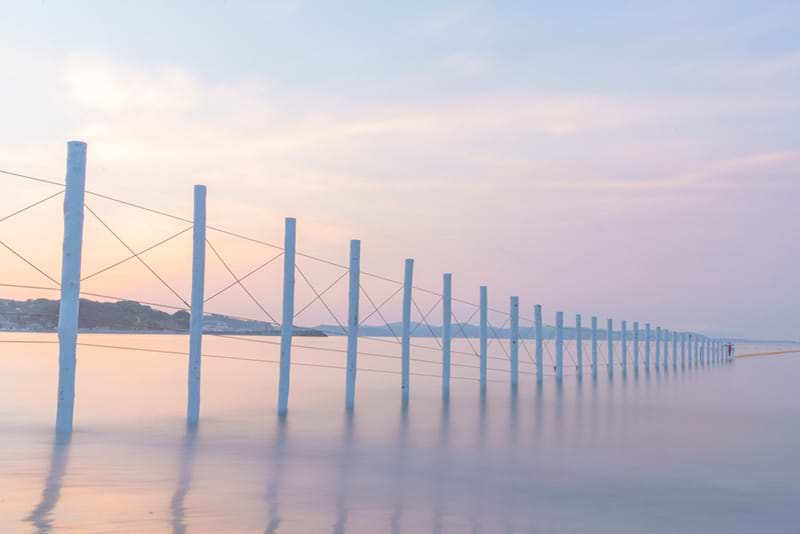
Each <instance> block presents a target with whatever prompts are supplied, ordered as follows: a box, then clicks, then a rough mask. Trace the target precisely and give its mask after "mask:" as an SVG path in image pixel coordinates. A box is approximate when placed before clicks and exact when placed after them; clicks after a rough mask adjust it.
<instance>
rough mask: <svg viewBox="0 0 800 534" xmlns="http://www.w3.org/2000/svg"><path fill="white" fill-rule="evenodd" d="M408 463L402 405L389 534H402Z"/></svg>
mask: <svg viewBox="0 0 800 534" xmlns="http://www.w3.org/2000/svg"><path fill="white" fill-rule="evenodd" d="M407 461H408V403H405V402H404V403H403V404H402V406H401V408H400V432H399V434H398V436H397V457H396V460H395V470H394V473H392V476H393V478H394V480H395V484H394V511H393V512H392V518H391V532H392V533H393V534H399V533H400V532H402V530H401V527H402V519H403V511H404V510H403V508H404V504H405V503H404V499H405V492H406V464H407Z"/></svg>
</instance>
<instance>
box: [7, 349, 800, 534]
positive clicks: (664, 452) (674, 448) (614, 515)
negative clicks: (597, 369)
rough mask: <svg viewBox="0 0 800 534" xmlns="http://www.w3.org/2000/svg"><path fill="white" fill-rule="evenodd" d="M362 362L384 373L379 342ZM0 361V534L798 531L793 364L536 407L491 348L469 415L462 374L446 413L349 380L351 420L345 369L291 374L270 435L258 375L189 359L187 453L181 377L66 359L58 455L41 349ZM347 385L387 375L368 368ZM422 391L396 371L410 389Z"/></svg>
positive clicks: (670, 376) (555, 399)
mask: <svg viewBox="0 0 800 534" xmlns="http://www.w3.org/2000/svg"><path fill="white" fill-rule="evenodd" d="M0 339H5V340H10V339H16V340H20V339H28V340H53V339H54V337H53V336H49V335H32V334H27V335H24V334H3V335H0ZM81 341H82V342H84V343H91V344H96V345H111V346H126V347H149V348H158V349H161V350H175V351H185V350H186V346H187V344H188V342H187V339H186V338H185V337H180V336H135V335H126V336H123V335H83V336H81ZM298 343H300V344H304V345H308V346H319V347H324V348H334V349H336V348H342V347H343V346H344V340H343V339H331V338H329V339H303V340H298ZM419 343H420V344H422V343H427V341H425V340H422V341H419ZM458 343H463V341H459V342H458ZM361 348H362V350H364V351H366V352H373V353H375V354H378V353H380V354H385V355H394V354H396V353H397V351H396V350H395V349H396V346H394V345H392V344H388V343H380V342H376V341H367V340H365V341H362V347H361ZM458 348H463V349H468V347H467V346H466V345H464V347H461V346H460V345H459V346H458ZM0 349H2V351H3V355H2V357H0V532H284V533H286V532H289V533H294V532H299V533H314V532H342V533H344V532H348V533H374V532H410V533H417V532H434V533H438V532H442V533H446V532H489V533H494V532H543V533H559V532H569V533H574V532H581V533H582V532H587V533H594V532H598V533H599V532H603V533H606V532H608V533H642V532H648V533H661V532H664V533H667V532H670V533H672V532H683V533H694V532H697V533H716V532H719V533H723V532H724V533H738V532H743V533H744V532H748V533H749V532H770V533H782V532H787V533H789V532H791V533H796V532H800V522H799V521H798V519H797V517H798V516H797V505H798V503H800V462H799V461H798V460H797V452H798V450H800V425H798V416H800V396H799V395H798V394H797V387H798V384H800V355H785V356H770V357H758V358H747V359H740V360H738V361H736V363H735V364H734V365H726V364H720V365H712V366H708V365H706V366H704V367H700V368H696V369H694V368H693V369H684V370H681V369H680V365H679V366H678V369H673V367H672V365H671V364H670V366H669V369H668V370H667V371H664V370H663V369H662V370H660V371H657V372H656V371H653V370H651V371H650V372H645V371H644V370H640V371H638V372H634V371H633V370H628V372H627V373H626V374H623V373H622V372H621V371H620V370H617V371H616V373H615V375H614V377H613V380H609V378H608V374H607V373H605V372H602V373H601V374H600V378H599V379H598V380H597V382H594V381H592V380H591V378H590V377H586V378H584V379H583V381H579V380H578V379H577V377H575V376H568V377H567V378H566V379H565V382H564V385H563V387H562V388H557V387H556V384H555V383H554V382H553V380H552V378H549V377H548V378H547V379H546V380H545V383H544V385H543V387H542V388H541V389H537V387H536V385H535V380H534V377H533V375H532V374H529V373H531V372H532V370H533V366H532V365H531V363H530V361H529V360H528V357H527V354H526V353H525V351H521V358H522V360H523V361H524V362H526V363H523V364H522V365H521V368H522V370H523V371H524V374H523V375H522V378H521V384H520V388H519V390H518V393H517V394H515V395H514V394H512V392H511V391H510V388H509V386H508V384H507V383H505V380H506V379H507V368H508V367H507V363H506V362H505V361H503V358H504V355H503V353H502V351H499V350H498V349H499V347H498V346H497V344H495V346H494V347H493V351H495V352H497V355H496V356H495V357H493V359H492V360H490V367H492V368H494V369H497V370H493V371H490V374H489V377H490V379H492V380H496V382H491V383H490V384H489V388H488V392H487V394H486V395H485V396H483V397H482V396H481V395H480V393H479V388H478V384H477V382H475V381H474V380H471V379H470V378H474V377H475V376H477V370H476V369H474V368H473V366H474V365H475V363H476V360H475V359H474V358H473V357H470V356H464V355H458V356H457V357H456V358H455V359H454V362H456V363H459V364H460V365H462V367H456V368H454V375H457V376H460V377H464V378H465V379H461V380H455V381H454V382H453V387H452V396H451V400H450V402H449V404H443V403H442V401H441V397H440V379H438V378H435V377H428V376H412V384H411V402H410V404H409V406H408V409H407V410H403V409H402V408H401V405H400V390H399V376H397V375H394V374H386V373H379V372H363V373H360V374H359V382H358V393H357V400H356V402H357V406H356V412H355V415H354V416H353V417H350V418H348V417H346V416H345V414H344V410H343V402H344V373H343V371H341V370H337V369H329V368H317V367H311V366H297V367H294V368H293V370H292V394H291V401H290V402H291V404H290V414H289V417H288V419H287V420H286V421H285V422H281V421H279V420H278V419H277V418H276V417H275V400H276V396H277V393H276V378H277V377H276V375H277V366H276V365H274V364H268V363H257V362H249V361H235V360H222V359H205V360H204V361H203V392H202V422H201V426H200V428H199V430H198V431H197V432H194V433H189V432H186V430H185V427H184V423H183V419H184V412H185V389H186V386H185V384H186V359H185V358H184V357H182V356H179V355H169V354H151V353H147V352H135V351H128V350H121V349H114V348H101V347H81V348H80V349H79V359H78V384H77V404H76V427H75V432H74V434H73V436H72V438H71V440H69V441H62V442H58V441H56V440H54V437H53V433H52V427H53V423H54V415H55V414H54V408H55V393H56V381H57V346H56V345H44V344H35V345H34V344H32V345H17V344H14V345H10V344H2V345H0ZM275 349H276V348H275V347H274V346H272V345H267V344H263V343H248V342H240V341H234V340H226V339H219V338H211V339H207V340H206V343H205V346H204V352H206V353H209V354H219V355H237V356H244V357H252V358H263V359H276V357H277V351H276V350H275ZM770 349H773V348H772V347H771V348H770ZM754 350H755V348H750V347H743V346H740V348H739V351H738V352H739V354H742V353H745V352H750V351H754ZM574 351H575V348H574V347H572V353H574ZM414 356H415V357H418V358H424V359H429V360H431V361H435V360H436V359H437V358H438V355H437V353H436V352H434V351H427V350H424V349H417V350H415V351H414ZM571 357H572V356H571V354H570V355H568V356H567V358H568V359H571ZM295 359H296V361H298V362H305V363H319V364H324V365H341V364H342V363H343V361H344V355H343V354H341V353H338V352H320V351H312V350H310V349H297V351H296V355H295ZM568 361H569V360H568ZM359 365H360V366H361V365H363V366H364V367H369V368H372V369H375V370H387V371H388V370H395V369H399V362H398V361H396V360H394V359H392V358H380V357H377V356H372V357H367V356H364V357H361V359H360V361H359ZM438 371H439V368H438V364H435V363H433V364H432V363H425V362H413V364H412V372H415V373H418V374H419V375H426V374H436V373H438Z"/></svg>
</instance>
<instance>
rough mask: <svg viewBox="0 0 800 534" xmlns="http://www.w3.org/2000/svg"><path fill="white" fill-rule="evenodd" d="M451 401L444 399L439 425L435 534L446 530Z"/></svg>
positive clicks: (434, 507) (434, 501) (434, 517)
mask: <svg viewBox="0 0 800 534" xmlns="http://www.w3.org/2000/svg"><path fill="white" fill-rule="evenodd" d="M449 449H450V400H449V398H443V399H442V410H441V416H440V423H439V447H438V450H437V455H436V465H437V468H436V469H435V470H434V476H435V478H434V484H435V487H434V497H433V532H434V534H441V533H442V532H443V528H444V516H445V508H446V507H445V496H446V494H447V487H448V485H447V480H448V475H449V467H450V466H449V459H450V450H449Z"/></svg>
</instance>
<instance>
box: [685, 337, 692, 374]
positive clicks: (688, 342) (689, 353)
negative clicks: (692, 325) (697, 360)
mask: <svg viewBox="0 0 800 534" xmlns="http://www.w3.org/2000/svg"><path fill="white" fill-rule="evenodd" d="M692 340H693V337H692V334H691V332H690V333H688V334H686V363H687V364H689V369H691V368H692Z"/></svg>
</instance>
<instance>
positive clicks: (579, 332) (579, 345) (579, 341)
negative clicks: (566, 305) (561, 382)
mask: <svg viewBox="0 0 800 534" xmlns="http://www.w3.org/2000/svg"><path fill="white" fill-rule="evenodd" d="M575 351H576V352H577V353H578V354H577V356H578V378H581V377H582V376H583V327H582V326H581V314H580V313H576V314H575Z"/></svg>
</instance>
